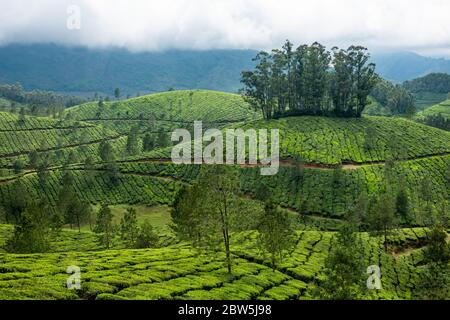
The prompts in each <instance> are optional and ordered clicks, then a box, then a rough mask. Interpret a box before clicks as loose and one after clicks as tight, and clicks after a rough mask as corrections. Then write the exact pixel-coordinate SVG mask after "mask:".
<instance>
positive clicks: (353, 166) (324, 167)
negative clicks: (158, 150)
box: [0, 136, 450, 185]
mask: <svg viewBox="0 0 450 320" xmlns="http://www.w3.org/2000/svg"><path fill="white" fill-rule="evenodd" d="M120 137H121V136H119V137H117V138H115V139H118V138H120ZM104 140H108V139H104ZM91 143H92V142H91ZM447 155H450V153H441V154H432V155H426V156H420V157H416V158H412V159H406V160H402V161H413V160H418V159H425V158H430V157H443V156H447ZM117 163H160V164H173V162H172V159H169V158H160V159H137V160H118V161H117ZM202 163H203V164H204V162H202ZM97 164H101V163H97ZM380 164H384V161H371V162H363V163H351V162H347V163H343V164H342V165H341V166H338V165H328V164H319V163H305V164H302V167H303V168H306V169H320V170H334V169H337V168H341V169H343V170H355V169H358V168H361V167H364V166H370V165H380ZM80 165H82V164H81V163H78V164H73V165H71V167H75V168H73V169H70V167H69V169H70V170H78V171H82V170H83V169H82V168H80V167H77V166H80ZM294 165H295V164H294V161H293V160H291V159H283V160H280V166H285V167H293V166H294ZM239 166H240V167H242V168H251V167H268V165H265V164H261V163H257V164H249V163H245V164H240V165H239ZM60 168H61V166H55V167H51V168H49V169H48V170H50V171H54V170H58V169H60ZM94 171H104V170H103V169H94ZM121 173H122V174H134V175H140V176H154V177H159V178H164V179H166V180H171V181H174V180H175V179H174V178H173V177H169V176H161V175H157V174H149V173H144V172H133V171H122V172H121ZM33 174H36V170H29V171H26V172H24V173H22V174H20V175H18V176H14V177H9V178H5V179H1V178H0V185H1V184H5V183H8V182H12V181H15V180H17V179H20V178H23V177H26V176H29V175H33Z"/></svg>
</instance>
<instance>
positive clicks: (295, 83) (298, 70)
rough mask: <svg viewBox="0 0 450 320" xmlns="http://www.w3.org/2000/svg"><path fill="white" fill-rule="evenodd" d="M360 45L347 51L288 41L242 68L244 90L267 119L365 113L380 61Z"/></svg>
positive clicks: (358, 114) (246, 97)
mask: <svg viewBox="0 0 450 320" xmlns="http://www.w3.org/2000/svg"><path fill="white" fill-rule="evenodd" d="M369 58H370V55H369V53H368V52H367V49H366V48H364V47H361V46H350V47H349V48H348V49H347V50H343V49H338V48H337V47H334V48H332V52H330V51H328V50H326V48H325V47H324V46H323V45H321V44H320V43H317V42H315V43H313V44H312V45H300V46H299V47H298V48H296V49H294V48H293V44H292V43H291V42H289V41H286V43H285V44H284V45H283V47H282V49H281V50H279V49H275V50H272V52H271V53H268V52H264V51H261V52H260V53H258V54H257V56H256V57H255V58H254V61H256V63H257V64H256V67H255V69H254V70H253V71H244V72H242V77H241V82H242V83H243V85H244V88H243V89H242V94H243V96H244V98H245V99H246V100H247V101H248V102H249V103H250V105H251V106H253V107H254V108H255V109H256V110H261V112H262V114H263V116H264V118H266V119H271V118H278V117H283V116H288V115H325V116H337V117H360V116H361V113H362V112H363V110H364V108H365V106H366V104H367V96H368V95H369V93H370V92H371V91H372V89H373V87H374V86H375V84H376V82H377V76H376V73H375V65H374V64H373V63H369Z"/></svg>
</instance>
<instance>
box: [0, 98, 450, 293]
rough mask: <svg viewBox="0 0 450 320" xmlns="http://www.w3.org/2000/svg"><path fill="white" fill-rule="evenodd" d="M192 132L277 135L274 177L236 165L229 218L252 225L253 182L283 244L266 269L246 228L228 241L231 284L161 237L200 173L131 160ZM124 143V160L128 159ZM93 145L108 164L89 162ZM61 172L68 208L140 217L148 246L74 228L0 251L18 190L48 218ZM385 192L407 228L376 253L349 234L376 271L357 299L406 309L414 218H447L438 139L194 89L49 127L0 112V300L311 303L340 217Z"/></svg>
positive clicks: (154, 157)
mask: <svg viewBox="0 0 450 320" xmlns="http://www.w3.org/2000/svg"><path fill="white" fill-rule="evenodd" d="M433 108H436V109H439V110H441V109H440V108H445V103H442V104H441V105H439V106H436V107H433ZM433 108H429V109H427V110H426V111H424V112H431V111H432V109H433ZM439 110H438V111H439ZM433 112H434V111H433ZM439 112H440V111H439ZM194 120H202V121H203V126H204V128H219V129H221V130H225V129H228V128H242V129H250V128H252V129H279V130H280V160H281V161H280V168H279V172H278V174H276V175H274V176H261V175H260V167H259V166H253V165H245V164H244V165H239V166H236V168H238V179H239V181H240V186H239V191H240V194H239V196H240V198H239V200H240V201H242V203H243V204H244V205H245V208H244V209H245V210H244V209H243V210H242V211H241V212H240V214H241V216H247V215H248V216H249V217H250V220H252V216H251V215H252V214H254V213H255V212H257V211H258V210H261V207H262V206H263V205H262V202H260V201H258V200H257V199H258V196H259V195H258V189H259V187H260V186H261V185H262V184H264V185H267V186H268V189H269V192H270V194H271V195H273V196H274V197H275V198H276V199H277V202H278V204H279V205H280V207H281V208H282V209H281V210H282V211H283V212H287V213H288V217H289V219H290V221H291V222H292V226H293V231H292V233H293V237H294V246H293V247H292V248H291V249H290V250H289V251H288V252H287V254H286V255H285V256H284V257H283V259H282V260H281V262H280V263H279V264H278V265H277V266H276V267H275V268H274V270H272V265H271V261H270V259H269V256H267V255H266V254H265V253H264V252H262V251H261V249H260V247H259V246H258V244H259V242H258V241H259V240H258V231H256V230H255V225H256V222H258V221H257V219H253V220H252V221H251V223H249V225H251V227H250V228H249V229H250V230H246V231H242V230H234V231H233V232H232V233H231V238H230V239H231V256H232V261H233V272H232V273H231V274H228V272H227V268H226V265H225V264H224V261H225V255H224V254H223V253H222V252H219V251H218V252H215V253H214V254H213V255H211V254H207V253H206V252H204V251H201V250H197V249H195V248H194V247H193V246H192V244H191V243H190V242H187V241H185V240H182V239H179V238H178V237H177V236H176V235H175V234H174V232H173V230H172V229H171V228H170V226H171V225H172V221H171V218H170V217H169V212H170V209H171V206H173V205H174V203H176V202H175V196H176V194H177V192H178V191H179V190H180V189H181V188H182V187H183V186H189V185H191V184H193V183H194V182H195V181H196V179H197V178H198V177H199V174H200V169H201V165H194V164H192V165H189V164H184V165H175V164H173V163H172V162H171V161H170V151H171V143H170V142H168V143H166V144H162V143H159V144H158V143H155V145H153V146H152V148H150V150H144V149H145V148H144V141H143V140H144V136H146V135H148V134H150V135H151V137H154V138H155V139H157V138H158V137H160V135H161V134H165V135H166V136H167V135H168V133H170V132H171V131H172V130H174V129H175V128H187V129H192V124H193V121H194ZM134 129H137V130H136V136H132V135H131V133H130V131H132V130H134ZM132 139H135V142H136V149H137V150H136V151H135V152H134V153H130V152H129V150H128V149H129V145H130V140H132ZM105 143H107V144H108V146H109V148H110V150H109V152H110V153H111V154H112V156H111V157H110V159H108V160H105V156H104V155H103V156H102V155H101V154H100V153H101V152H100V149H101V147H102V146H104V145H105ZM147 149H148V148H147ZM36 155H37V156H38V158H39V161H44V160H45V161H44V162H45V163H46V166H45V168H44V169H42V168H41V167H39V165H36V163H33V157H36ZM88 160H89V161H88ZM111 164H113V165H114V166H113V169H111V168H110V167H108V165H111ZM111 172H112V173H111ZM67 173H70V177H71V179H72V186H73V192H74V194H75V197H76V198H77V200H80V201H81V202H82V203H86V204H90V205H92V208H93V209H94V211H95V212H97V211H98V210H99V209H100V207H101V206H102V205H109V206H111V207H112V208H113V211H112V212H113V215H114V217H113V221H114V222H116V223H118V222H120V219H121V218H122V217H123V215H124V212H125V211H126V210H127V209H128V208H129V207H133V208H137V209H139V210H138V211H137V212H138V217H137V220H138V221H139V222H142V221H144V220H145V219H147V218H148V219H149V220H150V223H151V224H152V225H153V227H154V229H155V232H156V234H157V235H158V237H159V241H158V244H157V245H156V246H154V248H148V249H129V246H128V247H127V245H126V244H125V243H124V242H123V241H122V240H120V239H119V237H117V236H116V237H115V238H114V241H113V243H112V245H111V246H110V248H109V249H106V248H105V247H104V246H102V245H101V244H100V243H99V241H98V236H97V234H95V233H94V232H92V231H91V230H93V229H94V228H92V226H91V225H89V224H87V223H84V224H83V225H81V230H80V232H78V230H76V229H69V225H68V224H65V225H64V226H63V227H62V231H61V232H60V233H59V234H58V235H55V236H53V237H52V239H51V242H50V246H49V248H48V250H47V251H46V252H45V253H34V254H31V253H29V254H28V253H27V254H15V253H11V252H8V248H7V246H6V243H7V242H8V240H9V239H11V237H12V235H13V234H14V226H13V225H8V224H6V219H3V216H2V213H3V211H4V210H3V207H5V208H6V206H8V205H10V200H11V199H17V198H18V197H17V196H18V194H17V190H20V192H22V193H23V194H26V195H27V199H28V200H29V201H30V202H31V201H39V200H45V201H46V203H47V204H48V205H49V207H48V209H47V210H48V211H49V212H52V213H53V212H56V211H57V210H58V209H57V207H58V203H57V202H58V197H60V196H61V190H62V189H63V188H64V179H65V178H64V177H65V175H66V174H67ZM387 184H391V185H394V186H395V188H397V189H399V188H400V187H402V188H404V190H405V192H406V194H407V197H408V205H409V206H408V214H409V215H410V216H411V217H412V219H413V222H410V223H405V222H403V223H401V224H400V223H399V224H397V225H395V226H393V227H392V228H391V229H392V230H391V231H392V232H390V234H389V236H388V240H389V241H388V243H389V247H388V248H387V251H386V250H385V248H384V247H383V245H384V240H383V237H382V236H380V235H379V234H373V233H367V232H362V231H361V232H358V233H357V235H358V238H359V239H360V241H361V242H362V244H363V245H362V251H364V252H362V253H363V256H364V265H365V266H370V265H377V266H380V268H381V275H382V276H381V284H382V289H381V290H365V291H363V296H362V297H361V298H362V299H411V298H412V296H413V293H414V290H415V289H416V288H417V284H418V279H419V276H420V274H421V272H423V270H424V268H425V267H426V265H425V263H424V254H423V252H424V248H426V246H427V243H428V242H427V241H428V240H429V233H430V230H429V228H427V225H426V223H425V222H424V221H423V220H426V218H427V217H423V215H421V211H422V207H423V205H424V203H426V204H427V205H428V207H427V208H430V212H431V213H432V214H437V213H439V212H442V211H446V210H447V209H448V203H449V186H450V132H446V131H444V130H440V129H436V128H432V127H429V126H426V125H423V124H419V123H416V122H414V121H410V120H405V119H400V118H388V117H372V116H363V117H362V118H329V117H316V116H296V117H286V118H282V119H272V120H262V119H261V116H260V115H259V113H257V112H255V111H253V110H251V109H250V108H249V106H248V104H247V103H246V102H245V101H244V100H243V98H242V97H241V96H239V95H235V94H228V93H221V92H214V91H205V90H195V91H188V90H186V91H170V92H165V93H158V94H152V95H148V96H142V97H137V98H133V99H126V100H118V101H108V102H107V101H104V102H103V103H98V102H90V103H86V104H83V105H79V106H75V107H72V108H68V109H67V110H66V111H65V112H64V115H63V116H61V117H60V118H50V117H33V116H24V117H21V116H19V115H15V114H11V113H8V112H0V299H186V300H189V299H280V300H285V299H316V298H317V295H316V293H317V288H318V287H320V286H321V284H323V282H324V281H325V280H326V275H325V273H324V269H325V260H326V259H327V257H328V255H329V253H330V252H331V251H332V250H333V248H335V246H336V241H337V240H336V239H337V236H336V235H337V233H336V230H338V229H339V228H340V227H341V226H342V224H343V221H344V217H345V216H346V215H347V214H348V213H349V211H350V210H352V209H353V208H354V207H355V206H356V205H357V204H358V201H359V199H360V197H361V194H366V195H367V198H368V199H372V198H376V197H377V196H378V195H379V194H380V192H381V191H382V190H384V188H386V185H387ZM397 189H395V191H397ZM446 205H447V207H445V206H446ZM159 208H164V209H163V210H164V214H162V213H161V212H158V210H159ZM13 209H14V208H13ZM118 212H120V216H119V215H118ZM143 212H145V213H143ZM430 215H431V214H430ZM144 218H145V219H144ZM1 223H2V224H1ZM447 231H448V230H447ZM447 240H448V239H447ZM69 266H78V267H80V271H81V288H80V289H77V290H69V289H68V288H67V286H66V281H67V278H68V277H69V276H70V275H69V274H67V272H66V270H67V267H69ZM363 272H364V273H365V270H363Z"/></svg>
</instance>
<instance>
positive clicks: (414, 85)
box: [403, 73, 450, 93]
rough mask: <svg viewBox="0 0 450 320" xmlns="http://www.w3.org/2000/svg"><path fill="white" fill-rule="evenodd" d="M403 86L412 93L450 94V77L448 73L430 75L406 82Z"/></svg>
mask: <svg viewBox="0 0 450 320" xmlns="http://www.w3.org/2000/svg"><path fill="white" fill-rule="evenodd" d="M403 86H404V87H405V88H406V89H408V90H410V91H412V92H434V93H449V92H450V75H449V74H447V73H430V74H428V75H426V76H424V77H421V78H417V79H414V80H410V81H405V82H404V83H403Z"/></svg>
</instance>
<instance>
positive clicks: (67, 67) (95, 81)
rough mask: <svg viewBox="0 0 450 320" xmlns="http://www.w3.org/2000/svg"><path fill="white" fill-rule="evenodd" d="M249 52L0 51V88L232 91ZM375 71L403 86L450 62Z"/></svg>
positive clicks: (403, 56) (48, 47) (403, 63)
mask: <svg viewBox="0 0 450 320" xmlns="http://www.w3.org/2000/svg"><path fill="white" fill-rule="evenodd" d="M255 55H256V51H252V50H208V51H193V50H171V51H164V52H143V53H132V52H129V51H127V50H125V49H95V50H94V49H87V48H83V47H65V46H59V45H55V44H29V45H19V44H14V45H8V46H3V47H0V83H15V82H20V83H21V84H22V85H23V86H24V88H25V89H27V90H31V89H43V90H52V91H59V92H69V93H77V94H82V95H83V94H89V95H91V94H93V93H94V92H99V93H101V94H109V95H112V94H113V91H114V88H116V87H119V88H120V89H121V91H122V93H123V94H124V95H127V94H131V95H135V94H136V93H137V92H140V93H149V92H158V91H166V90H168V89H169V88H174V89H211V90H220V91H228V92H235V91H237V90H238V89H239V88H240V87H241V84H240V82H239V79H240V73H241V71H242V70H246V69H251V68H252V67H253V62H252V58H253V57H254V56H255ZM372 60H373V61H374V62H375V63H376V64H377V72H378V73H379V74H380V75H382V76H383V77H384V78H386V79H388V80H391V81H395V82H403V81H404V80H409V79H413V78H417V77H420V76H423V75H425V74H428V73H431V72H446V73H450V60H444V59H433V58H427V57H422V56H419V55H417V54H414V53H408V52H406V53H390V54H374V55H373V58H372Z"/></svg>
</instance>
